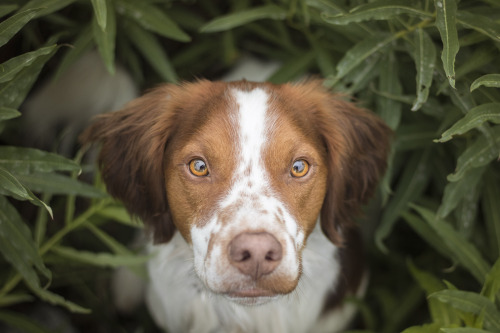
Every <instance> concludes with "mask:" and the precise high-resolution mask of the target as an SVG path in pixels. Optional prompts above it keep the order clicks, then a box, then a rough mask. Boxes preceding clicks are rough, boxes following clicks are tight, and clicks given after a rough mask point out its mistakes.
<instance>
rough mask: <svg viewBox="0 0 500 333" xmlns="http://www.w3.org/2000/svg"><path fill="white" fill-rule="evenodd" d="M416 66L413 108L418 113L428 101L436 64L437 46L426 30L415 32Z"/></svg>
mask: <svg viewBox="0 0 500 333" xmlns="http://www.w3.org/2000/svg"><path fill="white" fill-rule="evenodd" d="M414 57H415V66H416V68H417V77H416V78H417V98H416V99H415V101H414V102H413V106H412V107H411V110H412V111H417V110H418V109H420V108H421V107H422V105H423V104H424V103H425V102H426V101H427V98H428V97H429V89H430V87H431V85H432V77H433V75H434V67H435V64H436V46H435V45H434V42H433V41H432V39H431V38H430V37H429V35H428V34H427V33H426V32H425V30H424V29H417V30H416V31H415V56H414Z"/></svg>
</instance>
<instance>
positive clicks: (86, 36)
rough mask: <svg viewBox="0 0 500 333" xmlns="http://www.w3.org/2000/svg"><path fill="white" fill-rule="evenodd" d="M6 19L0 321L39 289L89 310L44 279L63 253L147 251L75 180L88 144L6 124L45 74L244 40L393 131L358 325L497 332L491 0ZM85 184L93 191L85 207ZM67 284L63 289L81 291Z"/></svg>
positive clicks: (232, 6) (180, 6)
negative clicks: (91, 56)
mask: <svg viewBox="0 0 500 333" xmlns="http://www.w3.org/2000/svg"><path fill="white" fill-rule="evenodd" d="M0 18H2V21H1V22H0V47H1V49H0V50H1V52H2V53H4V54H12V56H11V57H10V58H5V59H4V60H2V61H3V63H2V64H1V67H0V68H1V71H0V129H3V135H2V136H1V142H2V143H3V144H4V145H3V146H0V207H1V208H0V252H1V253H2V256H1V257H2V258H4V260H5V261H4V262H1V263H0V265H1V267H2V270H1V272H2V273H0V286H2V287H1V288H0V321H4V322H6V323H8V324H9V325H12V326H18V327H24V326H22V325H23V321H25V320H26V321H25V323H27V322H28V321H27V319H26V317H25V316H23V315H22V314H20V313H19V312H13V309H15V307H14V305H16V304H20V303H25V302H32V301H33V300H34V296H35V297H36V298H40V299H42V300H45V301H48V302H50V303H55V304H59V305H62V306H64V307H66V308H67V309H69V310H70V311H76V312H88V311H89V308H91V307H92V302H91V301H88V298H87V301H84V302H83V303H81V304H82V305H77V304H75V303H73V302H70V301H68V300H65V299H64V298H63V297H62V296H59V295H58V294H56V293H54V292H53V291H50V290H52V289H53V287H52V286H54V285H55V284H57V283H56V282H57V280H58V278H59V277H58V275H57V274H54V273H53V272H55V271H56V272H57V271H59V270H60V269H61V267H62V266H64V265H68V263H70V262H71V263H74V262H80V263H81V264H80V265H81V267H84V269H88V270H90V269H93V268H92V267H95V266H98V267H116V266H117V265H123V264H126V265H137V264H139V263H141V262H143V261H144V260H146V258H144V257H141V256H137V255H135V254H133V253H132V252H131V251H130V250H128V249H127V248H126V247H125V246H124V245H122V243H123V242H124V240H123V238H124V237H122V233H126V231H123V230H124V229H120V230H119V233H118V234H117V235H116V236H115V234H113V236H114V237H112V236H111V235H110V234H109V233H108V232H107V231H106V228H109V227H110V226H113V225H116V223H113V222H110V220H115V221H118V222H121V223H120V225H129V226H130V225H133V224H131V223H130V220H129V218H128V217H127V215H126V213H125V212H124V211H123V208H122V207H121V206H120V205H119V204H118V203H115V202H113V201H112V200H111V199H110V198H109V197H107V196H106V195H105V194H104V193H103V191H102V185H100V184H99V182H97V184H96V186H95V187H91V186H90V185H86V184H84V183H82V182H81V181H78V180H77V178H78V174H79V170H80V167H79V161H80V158H81V154H82V153H79V154H78V156H77V157H76V158H75V159H74V160H69V159H67V158H63V157H61V156H58V155H56V154H53V153H48V152H43V151H40V150H36V149H33V148H22V147H19V146H17V144H16V140H15V139H14V138H13V136H12V133H15V129H16V126H17V125H16V122H15V120H16V119H13V118H16V117H19V116H21V113H22V112H19V111H18V110H19V109H20V108H21V111H22V103H23V101H24V99H25V97H26V96H27V95H28V93H29V91H30V90H31V88H32V86H33V85H36V84H37V82H38V81H39V80H38V78H39V77H40V76H41V77H46V76H47V75H48V74H51V73H52V74H55V76H56V77H58V76H59V75H60V74H61V73H62V72H64V71H65V70H66V69H67V68H68V66H70V65H71V64H72V63H73V62H74V61H75V60H76V59H78V58H79V57H80V56H81V55H82V54H84V53H85V52H86V51H87V50H89V49H91V48H97V49H98V50H99V53H100V54H101V57H102V59H103V61H104V63H105V64H106V67H107V69H108V71H109V72H110V73H113V72H114V71H115V63H116V62H119V63H121V64H123V65H124V66H125V67H126V68H127V69H128V70H129V71H130V72H131V73H132V74H133V75H134V77H135V80H136V82H138V83H139V84H140V85H141V87H143V88H146V87H149V86H151V85H152V84H154V83H156V82H159V81H168V82H178V81H180V80H185V79H187V80H190V79H193V78H194V77H208V78H215V77H217V76H218V75H220V74H221V73H224V72H225V71H226V70H227V69H228V68H230V67H231V66H232V65H233V64H234V63H235V62H236V61H237V60H238V59H239V58H240V57H241V56H242V55H243V54H246V53H250V54H253V55H254V56H257V57H261V58H263V59H270V60H274V61H279V62H280V63H281V66H280V68H279V69H278V70H277V71H276V72H275V73H274V74H273V75H271V77H270V78H269V81H271V82H275V83H281V82H285V81H289V80H293V79H297V78H300V77H301V76H303V75H308V74H311V73H312V74H318V75H320V76H321V77H324V78H325V85H326V86H328V87H329V88H331V89H332V90H334V91H337V92H342V93H347V94H351V95H354V96H355V97H356V98H357V100H358V101H359V103H360V104H362V105H363V106H366V107H367V108H370V109H372V110H374V111H375V112H377V113H378V114H379V115H380V116H381V117H382V118H383V119H384V120H385V121H386V122H387V123H388V124H389V126H391V128H393V130H394V131H395V137H394V142H393V151H392V155H391V158H390V161H389V170H388V172H387V174H386V176H385V179H384V181H383V183H382V186H381V191H380V193H381V194H380V196H379V198H378V200H375V201H374V203H373V205H372V207H370V208H369V210H367V212H368V213H367V217H368V219H367V220H373V221H371V222H370V223H371V225H373V224H375V223H378V224H377V225H376V228H375V229H374V233H373V236H372V237H371V239H373V241H372V242H369V243H370V244H369V245H368V249H369V259H370V262H371V263H372V264H371V270H372V285H371V287H370V288H369V292H368V296H367V300H366V302H364V303H363V302H362V303H360V302H359V301H356V304H359V307H360V310H361V313H362V319H363V320H362V325H363V326H364V327H365V328H366V330H367V331H377V332H395V331H402V330H405V332H408V333H410V332H421V331H422V332H440V331H444V332H451V333H453V332H457V333H460V332H500V323H499V319H498V318H500V297H499V288H500V283H499V282H498V281H500V274H499V272H500V269H499V267H500V264H499V259H498V258H499V256H500V208H499V207H498V204H499V203H500V172H499V165H498V158H499V156H500V127H499V123H500V93H499V91H498V88H499V87H500V72H499V68H500V57H499V51H500V3H499V2H498V1H496V0H462V1H458V0H434V1H431V0H414V1H408V0H374V1H365V0H351V1H348V0H280V1H257V0H255V1H252V0H244V1H236V0H234V1H230V0H228V1H223V0H221V1H217V2H213V1H210V0H198V1H193V2H184V1H157V0H147V1H133V0H91V1H84V0H61V1H50V0H32V1H18V2H12V3H5V4H1V5H0ZM66 45H71V47H67V46H66ZM7 51H8V52H7ZM2 58H3V56H2ZM45 65H47V66H46V67H47V70H46V71H43V70H42V69H43V67H44V66H45ZM33 192H35V193H37V194H39V195H35V194H33ZM76 197H83V198H86V199H85V200H81V201H82V202H85V204H84V205H83V208H82V205H78V204H75V202H79V200H77V199H76ZM18 200H24V201H25V202H28V204H26V203H25V202H24V203H20V202H19V201H18ZM31 204H33V205H35V206H36V207H37V214H36V215H35V216H34V217H33V215H31V216H30V214H27V213H26V207H27V206H31ZM49 206H50V207H49ZM51 207H52V208H51ZM380 207H381V208H380ZM378 208H380V209H378ZM51 216H53V218H54V221H50V219H49V217H51ZM110 216H113V217H110ZM377 221H378V222H377ZM362 223H363V225H364V226H366V228H369V225H370V223H366V222H362ZM127 230H128V229H127ZM85 232H88V233H90V234H91V235H93V236H92V237H91V238H92V239H93V240H92V241H88V242H85V244H84V245H85V246H83V247H84V248H85V249H82V248H81V245H82V244H78V242H75V240H74V239H72V238H71V235H72V234H75V233H76V234H78V235H84V234H85ZM102 244H104V245H105V247H104V248H103V247H102ZM79 246H80V247H79ZM408 258H411V260H408ZM100 269H102V268H100ZM89 281H92V280H91V279H88V280H86V282H87V283H89ZM68 288H69V291H68V290H67V289H63V290H62V292H63V293H66V294H63V295H64V296H67V295H71V296H73V295H74V293H73V292H72V291H74V290H76V289H77V288H76V287H75V286H72V285H70V286H69V287H68ZM77 294H78V293H77ZM424 296H426V297H427V298H425V297H424ZM83 300H85V298H83ZM94 305H95V304H94ZM86 316H88V317H90V318H93V319H94V320H96V321H98V320H99V317H98V316H95V313H93V314H88V315H86ZM107 319H109V317H108V318H107ZM140 320H144V319H142V318H141V319H140ZM29 323H31V321H29ZM26 325H27V326H29V328H24V329H26V330H27V331H32V332H37V330H36V329H39V328H40V327H41V326H40V324H36V323H33V325H34V326H30V324H26ZM96 325H99V324H96ZM139 325H144V321H142V322H141V323H140V324H139ZM33 327H35V328H33ZM107 327H110V326H107ZM116 327H117V326H116Z"/></svg>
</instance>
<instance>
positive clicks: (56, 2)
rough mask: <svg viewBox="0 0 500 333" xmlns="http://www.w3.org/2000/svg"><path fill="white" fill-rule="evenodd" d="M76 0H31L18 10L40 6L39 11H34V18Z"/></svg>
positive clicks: (52, 11)
mask: <svg viewBox="0 0 500 333" xmlns="http://www.w3.org/2000/svg"><path fill="white" fill-rule="evenodd" d="M75 1H76V0H31V1H29V2H28V3H27V4H25V5H24V6H23V7H22V8H21V9H20V10H19V11H23V10H26V9H30V8H41V9H42V10H40V11H39V12H37V13H36V16H35V18H37V17H42V16H45V15H49V14H51V13H54V12H56V11H58V10H60V9H63V8H64V7H66V6H68V5H70V4H72V3H73V2H75Z"/></svg>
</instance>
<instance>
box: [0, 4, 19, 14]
mask: <svg viewBox="0 0 500 333" xmlns="http://www.w3.org/2000/svg"><path fill="white" fill-rule="evenodd" d="M18 8H19V6H18V5H14V4H11V5H0V17H3V16H5V15H7V14H10V13H12V12H13V11H15V10H16V9H18Z"/></svg>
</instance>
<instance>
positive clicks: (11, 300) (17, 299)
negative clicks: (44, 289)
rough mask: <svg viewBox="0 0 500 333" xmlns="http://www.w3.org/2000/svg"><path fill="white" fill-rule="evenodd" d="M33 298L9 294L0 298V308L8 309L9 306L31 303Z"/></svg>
mask: <svg viewBox="0 0 500 333" xmlns="http://www.w3.org/2000/svg"><path fill="white" fill-rule="evenodd" d="M33 300H34V297H33V296H32V295H30V294H25V293H9V294H7V295H3V296H1V297H0V308H3V307H8V306H11V305H15V304H19V303H25V302H32V301H33Z"/></svg>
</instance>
